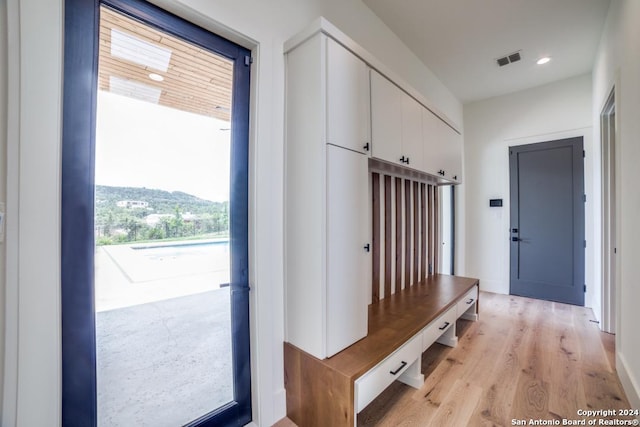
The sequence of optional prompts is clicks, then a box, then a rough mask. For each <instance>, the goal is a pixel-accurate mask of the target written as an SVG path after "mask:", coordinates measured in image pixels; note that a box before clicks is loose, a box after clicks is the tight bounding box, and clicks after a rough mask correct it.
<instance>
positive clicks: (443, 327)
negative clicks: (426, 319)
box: [438, 322, 450, 331]
mask: <svg viewBox="0 0 640 427" xmlns="http://www.w3.org/2000/svg"><path fill="white" fill-rule="evenodd" d="M449 324H450V323H449V322H444V325H442V326H441V327H439V328H438V329H440V330H441V331H444V330H445V329H447V326H449Z"/></svg>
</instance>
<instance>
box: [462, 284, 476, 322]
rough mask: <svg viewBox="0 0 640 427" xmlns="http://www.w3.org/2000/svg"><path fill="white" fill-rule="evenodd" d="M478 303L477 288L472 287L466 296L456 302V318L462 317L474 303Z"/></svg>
mask: <svg viewBox="0 0 640 427" xmlns="http://www.w3.org/2000/svg"><path fill="white" fill-rule="evenodd" d="M477 301H478V287H477V286H474V287H473V289H471V290H470V291H469V292H467V294H466V295H465V296H464V297H463V298H462V299H461V300H460V301H458V304H457V308H458V317H460V316H462V315H463V314H464V313H465V312H466V311H467V310H469V309H470V308H471V307H475V306H476V302H477Z"/></svg>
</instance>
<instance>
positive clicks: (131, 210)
mask: <svg viewBox="0 0 640 427" xmlns="http://www.w3.org/2000/svg"><path fill="white" fill-rule="evenodd" d="M95 200H96V202H95V209H96V210H95V227H96V242H97V243H98V244H114V243H126V242H134V241H147V240H162V239H174V240H175V239H184V238H189V239H192V238H207V237H219V236H225V235H228V232H229V202H212V201H209V200H204V199H200V198H198V197H196V196H194V195H191V194H187V193H184V192H180V191H173V192H169V191H165V190H157V189H149V188H139V187H112V186H105V185H98V186H96V194H95ZM127 201H136V202H146V203H144V204H142V205H143V206H144V207H126V206H125V205H126V203H122V202H127ZM118 202H121V203H120V206H119V204H118ZM139 205H140V204H139Z"/></svg>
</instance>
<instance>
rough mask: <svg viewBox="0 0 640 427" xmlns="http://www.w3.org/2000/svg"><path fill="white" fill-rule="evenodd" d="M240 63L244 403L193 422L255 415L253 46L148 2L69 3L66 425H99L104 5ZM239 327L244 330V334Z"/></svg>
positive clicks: (238, 249)
mask: <svg viewBox="0 0 640 427" xmlns="http://www.w3.org/2000/svg"><path fill="white" fill-rule="evenodd" d="M101 5H104V6H107V7H110V8H112V9H114V10H117V11H119V12H121V13H123V14H126V15H129V16H131V17H133V18H134V19H137V20H140V21H142V22H144V23H145V24H148V25H151V26H153V27H155V28H159V29H162V30H163V31H165V32H168V33H170V34H172V35H174V36H177V37H179V38H182V39H184V40H186V41H188V42H190V43H193V44H196V45H198V46H200V47H202V48H205V49H208V50H211V51H213V52H215V53H217V54H219V55H222V56H224V57H226V58H228V59H230V60H232V61H234V73H233V78H234V81H233V98H232V99H233V101H232V123H231V125H232V126H231V129H232V133H231V141H232V143H231V189H230V206H231V210H230V219H229V221H230V234H231V238H230V248H231V249H230V250H231V284H230V288H231V290H230V293H231V317H232V325H233V329H234V333H233V334H232V348H233V353H234V363H233V379H234V400H233V401H232V402H230V403H229V404H227V405H225V406H224V407H222V408H219V409H217V410H215V411H214V412H212V413H209V414H207V415H205V416H203V417H201V418H199V419H197V420H195V421H193V422H191V423H189V424H188V426H194V427H195V426H213V425H217V426H219V425H245V424H247V423H248V422H250V421H251V417H252V414H251V361H250V337H249V249H248V244H249V228H248V218H249V215H248V212H249V187H248V182H249V181H248V177H249V97H250V71H251V70H250V65H249V64H250V62H251V61H247V60H246V59H245V58H246V57H250V55H251V53H250V51H249V50H248V49H246V48H243V47H241V46H238V45H237V44H235V43H233V42H230V41H228V40H226V39H224V38H222V37H220V36H217V35H215V34H213V33H211V32H209V31H207V30H204V29H202V28H200V27H197V26H196V25H194V24H192V23H190V22H188V21H185V20H183V19H182V18H179V17H177V16H175V15H172V14H170V13H168V12H166V11H164V10H162V9H159V8H158V7H156V6H153V5H151V4H149V3H146V2H144V1H142V0H103V1H100V0H65V18H64V19H65V23H64V25H65V26H64V30H65V37H64V86H63V117H62V202H61V281H62V290H61V306H62V312H61V328H62V425H63V426H65V427H67V426H82V427H86V426H96V425H97V415H98V414H97V402H96V399H97V395H96V345H95V342H96V335H95V303H94V249H95V241H94V228H93V227H94V192H95V176H94V175H95V123H96V97H97V79H98V43H99V40H98V33H99V14H100V6H101ZM236 331H241V332H240V333H236Z"/></svg>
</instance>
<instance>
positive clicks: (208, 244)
mask: <svg viewBox="0 0 640 427" xmlns="http://www.w3.org/2000/svg"><path fill="white" fill-rule="evenodd" d="M131 249H133V250H135V251H136V253H138V254H140V255H143V256H144V257H145V258H147V259H150V260H158V261H162V260H165V259H175V258H179V257H182V258H186V257H191V258H211V259H216V260H218V261H219V260H220V259H221V258H223V259H227V260H228V259H229V240H215V241H198V240H195V241H181V242H167V243H164V244H162V243H158V244H151V245H135V246H131ZM218 263H219V262H218ZM218 263H216V264H218Z"/></svg>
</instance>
